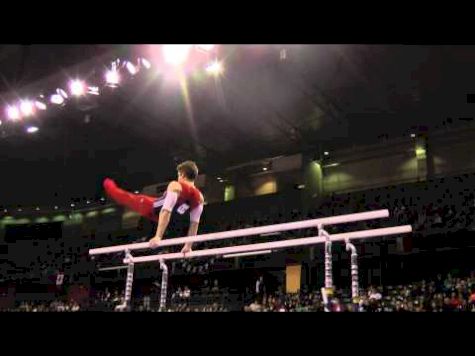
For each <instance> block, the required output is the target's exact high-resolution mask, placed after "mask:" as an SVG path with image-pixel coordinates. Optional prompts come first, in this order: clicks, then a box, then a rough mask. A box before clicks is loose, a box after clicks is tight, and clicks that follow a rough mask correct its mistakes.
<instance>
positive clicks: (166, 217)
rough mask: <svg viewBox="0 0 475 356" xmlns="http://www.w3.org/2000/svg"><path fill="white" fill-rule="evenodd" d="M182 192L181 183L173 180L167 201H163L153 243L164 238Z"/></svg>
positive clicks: (168, 189)
mask: <svg viewBox="0 0 475 356" xmlns="http://www.w3.org/2000/svg"><path fill="white" fill-rule="evenodd" d="M180 193H181V185H180V184H179V183H178V182H176V181H173V182H171V183H170V184H169V185H168V188H167V195H166V197H165V202H164V203H163V206H162V209H161V210H160V215H159V216H158V226H157V232H156V233H155V237H154V238H153V239H151V240H150V242H151V244H152V245H156V244H158V242H160V240H161V239H162V238H163V235H164V234H165V231H166V229H167V227H168V224H169V223H170V216H171V212H172V211H173V208H174V207H175V204H176V201H177V200H178V196H179V195H180ZM152 247H153V246H152Z"/></svg>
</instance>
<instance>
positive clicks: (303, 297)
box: [244, 273, 475, 312]
mask: <svg viewBox="0 0 475 356" xmlns="http://www.w3.org/2000/svg"><path fill="white" fill-rule="evenodd" d="M327 308H328V309H329V310H331V311H334V312H356V311H360V312H462V311H465V312H475V273H471V275H470V276H466V277H464V278H460V277H457V278H455V277H453V276H451V275H450V274H448V275H447V276H446V277H445V278H442V276H441V275H438V276H437V278H436V279H435V280H431V281H426V280H422V281H418V282H415V283H412V284H408V285H397V286H381V287H369V288H368V289H362V290H361V291H360V296H359V298H358V300H352V298H351V296H350V295H348V294H347V293H345V292H343V291H341V290H337V291H335V293H334V296H333V297H331V298H330V300H329V305H327ZM324 309H325V305H324V304H323V302H322V297H321V294H320V291H314V292H308V291H301V292H300V293H297V294H284V293H276V294H274V295H269V296H264V298H262V300H258V299H256V300H255V301H254V302H253V303H251V304H249V305H247V306H245V307H244V311H248V312H308V311H324Z"/></svg>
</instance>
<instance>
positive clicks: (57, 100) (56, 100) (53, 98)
mask: <svg viewBox="0 0 475 356" xmlns="http://www.w3.org/2000/svg"><path fill="white" fill-rule="evenodd" d="M50 102H51V103H52V104H56V105H61V104H63V103H64V98H63V97H62V96H61V95H59V94H53V95H51V98H50Z"/></svg>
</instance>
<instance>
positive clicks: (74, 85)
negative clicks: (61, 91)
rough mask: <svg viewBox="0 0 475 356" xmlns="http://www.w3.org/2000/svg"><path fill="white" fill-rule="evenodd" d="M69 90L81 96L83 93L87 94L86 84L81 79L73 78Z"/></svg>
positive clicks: (72, 93)
mask: <svg viewBox="0 0 475 356" xmlns="http://www.w3.org/2000/svg"><path fill="white" fill-rule="evenodd" d="M69 91H70V93H71V95H74V96H81V95H84V94H85V92H86V86H85V84H84V82H82V81H80V80H72V81H71V82H70V83H69Z"/></svg>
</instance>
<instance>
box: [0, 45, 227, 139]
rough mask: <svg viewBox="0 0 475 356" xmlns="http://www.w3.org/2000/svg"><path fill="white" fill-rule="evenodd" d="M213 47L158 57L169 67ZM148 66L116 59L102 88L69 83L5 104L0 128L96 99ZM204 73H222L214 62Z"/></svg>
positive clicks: (175, 49)
mask: <svg viewBox="0 0 475 356" xmlns="http://www.w3.org/2000/svg"><path fill="white" fill-rule="evenodd" d="M214 48H215V45H163V46H161V49H162V56H163V59H164V62H165V63H166V64H168V65H170V66H181V65H183V64H184V63H185V62H186V61H187V59H188V56H189V54H190V51H191V50H193V49H195V50H197V51H201V52H207V53H211V52H212V51H213V50H214ZM151 68H152V63H151V62H150V61H149V60H148V59H146V58H143V57H140V58H138V59H137V60H136V61H134V62H132V61H128V60H121V59H117V60H115V61H113V62H112V63H111V64H110V66H109V68H108V69H107V70H105V71H104V76H103V82H102V83H101V84H102V87H100V86H99V85H97V84H94V85H92V84H91V83H88V82H87V81H86V80H82V79H78V78H76V79H71V80H70V81H69V82H68V83H67V85H66V86H65V87H64V88H57V89H56V90H55V91H54V92H52V93H50V94H49V95H47V96H46V97H45V96H44V95H40V96H37V97H36V98H34V99H30V98H25V99H21V100H18V101H17V102H14V103H9V104H8V105H7V106H6V107H5V111H4V114H3V115H1V114H0V125H1V124H2V121H8V122H21V121H23V120H28V119H29V118H31V117H34V116H36V115H37V114H38V113H39V112H40V111H45V110H47V109H48V107H50V106H56V107H61V106H64V105H66V103H67V102H68V101H69V100H72V99H73V98H77V99H78V98H81V97H87V96H90V95H95V96H98V95H100V93H101V90H102V89H103V88H106V87H108V88H116V87H118V86H120V85H121V83H122V81H123V80H124V79H125V78H124V77H125V76H129V77H130V76H135V75H136V74H137V73H139V71H141V70H142V69H144V70H149V69H151ZM204 69H205V71H206V72H207V73H208V74H209V75H212V76H218V75H220V74H221V73H222V72H223V65H222V63H221V62H219V61H218V60H216V59H215V60H213V61H212V62H211V63H209V64H207V65H206V67H205V68H204ZM26 131H27V132H28V133H34V132H37V131H38V128H37V127H35V126H28V127H27V130H26Z"/></svg>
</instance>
